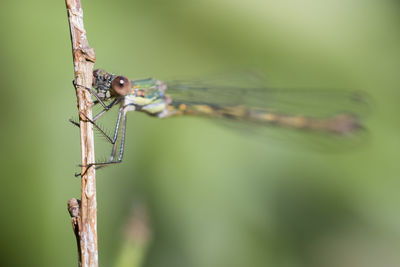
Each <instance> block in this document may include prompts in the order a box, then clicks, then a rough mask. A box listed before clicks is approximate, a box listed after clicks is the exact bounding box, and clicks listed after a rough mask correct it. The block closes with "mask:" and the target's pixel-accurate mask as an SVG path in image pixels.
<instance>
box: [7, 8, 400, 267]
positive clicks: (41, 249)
mask: <svg viewBox="0 0 400 267" xmlns="http://www.w3.org/2000/svg"><path fill="white" fill-rule="evenodd" d="M82 2H83V9H84V14H85V17H84V21H85V27H86V30H87V34H88V39H89V42H90V45H91V46H92V47H94V48H95V51H96V57H97V62H96V67H97V68H100V67H101V68H104V69H107V70H108V71H111V72H114V73H120V74H124V75H126V76H128V77H132V78H145V77H149V76H152V77H155V78H158V79H171V78H177V77H178V78H179V77H187V76H196V75H202V74H205V73H210V72H212V71H214V70H221V71H224V70H227V71H229V70H231V69H237V68H238V67H239V68H244V69H246V68H252V69H257V70H261V71H262V72H263V73H265V74H266V76H267V77H268V80H269V82H270V85H271V86H273V87H288V88H296V87H306V86H310V87H313V88H348V89H355V90H362V91H365V92H367V93H368V94H369V95H370V96H371V98H372V99H373V103H371V106H372V109H373V111H372V112H371V114H370V115H369V117H368V118H367V120H366V127H367V129H368V134H367V135H368V136H367V138H366V141H365V142H362V144H359V145H357V146H355V147H349V149H345V150H344V151H343V152H334V153H333V152H332V153H331V152H330V151H325V152H324V151H316V150H314V149H310V148H308V143H299V142H297V141H296V138H293V139H292V138H288V140H285V138H284V136H282V138H277V139H275V138H273V137H271V138H268V137H265V138H258V137H255V136H253V135H252V134H248V133H245V132H240V131H235V130H234V129H231V128H230V127H223V126H220V125H218V123H215V122H213V121H210V120H206V119H200V118H176V119H170V120H157V119H154V118H151V117H148V116H146V115H144V114H129V118H128V129H127V133H128V134H127V147H126V154H125V157H124V162H123V163H122V164H121V165H119V166H113V167H108V168H104V169H102V170H99V171H98V174H97V179H98V181H97V190H98V197H97V198H98V234H99V263H100V266H139V265H141V266H149V267H150V266H151V267H153V266H164V267H167V266H171V267H172V266H173V267H179V266H182V267H188V266H190V267H197V266H198V267H200V266H202V267H203V266H207V267H214V266H215V267H222V266H229V267H233V266H252V267H253V266H254V267H256V266H260V267H261V266H288V267H289V266H290V267H302V266H304V267H306V266H307V267H309V266H316V267H319V266H326V267H339V266H340V267H343V266H363V267H369V266H371V267H372V266H380V267H386V266H399V262H400V254H399V253H398V251H399V250H400V212H399V208H398V207H399V202H400V194H399V189H400V179H399V178H400V177H399V172H400V166H399V163H398V161H399V156H400V153H399V151H400V141H399V140H400V138H399V133H400V124H399V118H398V115H399V114H400V109H399V99H400V90H399V85H400V75H399V70H400V5H399V3H398V2H397V1H393V0H380V1H378V0H325V1H315V0H314V1H313V0H300V1H271V0H248V1H237V0H230V1H228V0H203V1H196V0H186V1H179V0H169V1H162V0H151V1H144V0H143V1H140V0H134V1H123V0H116V1H85V0H82ZM0 12H1V15H0V34H1V42H0V60H1V63H2V64H1V67H0V68H1V72H0V76H1V81H2V86H1V87H2V99H3V101H2V104H1V105H0V109H1V111H2V112H1V114H2V119H1V126H0V127H1V128H2V130H1V131H0V135H1V139H0V140H1V149H2V153H1V155H0V157H1V185H0V200H1V203H3V204H2V205H1V206H2V208H1V221H0V229H1V230H0V234H1V235H0V236H1V238H0V265H1V266H42V267H44V266H76V264H77V253H76V244H75V237H74V235H73V233H72V229H71V222H70V217H69V215H68V212H67V209H66V203H67V200H68V199H70V198H72V197H79V196H80V181H79V179H77V178H74V176H73V174H74V173H75V172H78V171H80V169H79V168H78V167H77V164H79V162H80V144H79V130H78V129H77V128H76V127H74V126H72V125H71V124H70V123H69V122H68V121H67V120H68V118H70V117H72V116H75V117H76V114H77V109H76V97H75V91H74V88H73V86H72V83H71V81H72V79H73V66H72V56H71V43H70V36H69V28H68V23H67V14H66V9H65V2H64V1H63V0H57V1H54V0H52V1H50V0H45V1H40V2H38V1H3V2H2V8H1V11H0ZM6 114H7V115H6ZM309 141H310V140H308V141H307V142H309ZM311 141H312V140H311ZM305 142H306V141H305ZM98 156H99V157H101V156H102V155H100V154H99V153H98ZM137 207H140V209H143V210H145V211H143V213H145V214H146V215H145V216H142V217H145V218H147V219H146V220H143V222H142V223H140V218H142V217H141V216H139V223H130V222H131V221H132V218H131V217H132V216H133V215H132V214H135V212H134V211H135V210H136V209H137ZM132 210H134V211H132ZM134 221H135V220H134ZM145 222H148V224H146V223H145ZM135 225H136V226H137V225H139V226H138V227H139V230H137V229H136V230H135V229H134V230H132V231H133V233H134V234H132V231H130V230H129V227H133V226H135ZM140 227H141V228H140ZM140 229H141V230H140ZM132 238H133V239H132ZM135 238H136V239H135ZM129 240H133V241H131V242H130V241H129ZM137 240H139V241H137ZM140 240H141V241H140ZM132 242H133V243H134V242H138V244H139V245H138V244H136V245H132ZM140 242H142V243H140ZM140 244H142V246H141V245H140ZM138 246H139V247H140V246H141V247H140V248H139V249H138V248H137V247H138ZM129 248H132V252H130V249H129ZM130 253H132V254H130ZM140 253H142V254H141V255H139V254H140ZM135 255H136V256H135ZM135 257H136V258H135ZM133 258H134V259H133ZM138 258H140V260H139V259H138Z"/></svg>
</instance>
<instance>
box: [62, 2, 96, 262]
mask: <svg viewBox="0 0 400 267" xmlns="http://www.w3.org/2000/svg"><path fill="white" fill-rule="evenodd" d="M65 2H66V6H67V11H68V20H69V27H70V31H71V41H72V55H73V61H74V72H75V83H76V84H77V85H79V86H76V96H77V101H78V111H79V115H80V117H82V116H81V113H83V114H85V116H86V117H88V118H92V99H91V95H90V93H89V92H88V91H87V90H86V89H85V88H84V87H91V85H92V72H93V65H94V62H95V54H94V50H93V48H91V47H90V46H89V43H88V41H87V39H86V31H85V29H84V25H83V11H82V7H81V2H80V0H66V1H65ZM80 140H81V156H82V166H86V165H87V164H88V163H92V162H94V161H95V157H94V136H93V127H92V124H91V123H87V122H86V121H85V120H82V119H81V120H80ZM68 207H69V210H70V214H71V217H72V222H73V226H74V232H75V235H76V238H77V241H78V251H79V266H82V267H89V266H90V267H97V266H98V251H97V202H96V173H95V169H94V168H89V169H88V170H86V167H82V178H81V201H80V203H79V201H77V200H74V199H71V200H70V201H69V202H68ZM71 211H72V212H71Z"/></svg>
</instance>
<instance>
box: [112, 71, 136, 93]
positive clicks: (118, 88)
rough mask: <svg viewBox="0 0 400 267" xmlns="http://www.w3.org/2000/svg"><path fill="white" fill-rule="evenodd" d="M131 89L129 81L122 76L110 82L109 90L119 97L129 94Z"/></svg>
mask: <svg viewBox="0 0 400 267" xmlns="http://www.w3.org/2000/svg"><path fill="white" fill-rule="evenodd" d="M131 88H132V85H131V81H130V80H128V79H127V78H126V77H124V76H117V77H115V78H114V80H113V81H112V82H111V89H112V90H113V92H114V93H115V94H117V95H120V96H125V95H127V94H129V91H130V90H131Z"/></svg>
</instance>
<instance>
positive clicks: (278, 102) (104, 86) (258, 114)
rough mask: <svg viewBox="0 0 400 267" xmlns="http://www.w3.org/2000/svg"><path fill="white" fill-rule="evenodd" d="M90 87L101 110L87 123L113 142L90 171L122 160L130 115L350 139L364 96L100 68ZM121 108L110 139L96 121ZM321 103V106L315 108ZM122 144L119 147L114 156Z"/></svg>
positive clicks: (352, 93) (358, 128)
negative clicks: (131, 75)
mask: <svg viewBox="0 0 400 267" xmlns="http://www.w3.org/2000/svg"><path fill="white" fill-rule="evenodd" d="M237 79H240V77H237V78H236V80H237ZM167 88H168V89H167ZM86 89H87V90H89V91H90V92H91V94H92V95H93V96H94V97H95V98H96V101H95V103H96V104H98V103H100V104H101V105H102V106H103V110H102V111H101V112H99V113H98V114H97V115H95V116H94V117H93V119H89V118H86V119H87V120H88V121H89V122H91V123H93V125H94V127H96V128H97V129H98V130H99V131H100V132H101V133H102V134H103V135H104V136H105V138H106V139H107V140H108V141H109V142H110V143H111V144H112V151H111V156H110V160H109V161H105V162H96V163H92V164H89V165H88V166H87V167H90V166H97V167H101V166H105V165H109V164H115V163H120V162H121V161H122V157H123V153H124V143H125V129H126V114H127V112H128V111H139V112H144V113H147V114H149V115H151V116H153V117H158V118H167V117H172V116H182V115H195V116H203V117H212V118H221V119H227V120H234V121H244V122H251V123H253V124H257V125H261V126H267V125H276V126H281V127H287V128H292V129H297V130H303V131H314V132H321V133H326V134H331V135H350V134H353V133H355V132H356V131H358V130H360V129H361V128H362V126H361V124H360V120H359V117H358V113H359V110H358V107H359V104H360V103H361V102H363V98H362V95H361V94H359V93H354V92H349V91H324V92H322V91H318V90H295V89H292V90H289V89H270V88H266V87H265V86H263V85H257V86H255V84H254V83H252V82H247V83H246V84H245V85H243V84H241V85H240V86H239V85H238V83H237V82H236V81H235V79H231V80H228V81H226V82H222V83H221V82H220V81H219V82H213V81H212V80H211V81H207V80H206V81H190V82H181V81H174V82H170V83H164V82H162V81H159V80H156V79H152V78H149V79H141V80H129V79H128V78H126V77H124V76H118V75H115V74H111V73H109V72H106V71H104V70H101V69H98V70H95V71H94V72H93V88H86ZM321 92H322V93H321ZM320 94H321V95H322V97H319V95H320ZM310 95H311V98H312V99H311V100H310ZM106 103H109V104H106ZM117 104H119V105H120V108H119V113H118V117H117V122H116V127H115V130H114V134H113V136H112V137H111V136H109V135H107V134H106V133H105V132H104V131H103V130H102V129H100V127H99V126H97V124H96V121H97V120H98V119H99V118H100V117H101V116H102V115H103V114H105V113H106V112H107V111H109V110H110V109H111V108H112V107H113V106H115V105H117ZM318 105H319V108H315V107H314V106H318ZM118 140H120V148H119V153H118V156H116V153H117V143H118Z"/></svg>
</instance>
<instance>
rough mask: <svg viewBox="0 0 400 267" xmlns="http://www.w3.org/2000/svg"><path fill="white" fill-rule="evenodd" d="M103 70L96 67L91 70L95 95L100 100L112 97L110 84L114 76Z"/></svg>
mask: <svg viewBox="0 0 400 267" xmlns="http://www.w3.org/2000/svg"><path fill="white" fill-rule="evenodd" d="M116 77H117V76H116V75H113V74H111V73H109V72H107V71H105V70H102V69H97V70H94V71H93V84H92V85H93V88H94V89H95V90H96V91H97V95H98V97H99V98H101V99H102V100H108V99H110V98H111V97H112V92H111V84H112V82H113V80H114V79H115V78H116Z"/></svg>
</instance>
